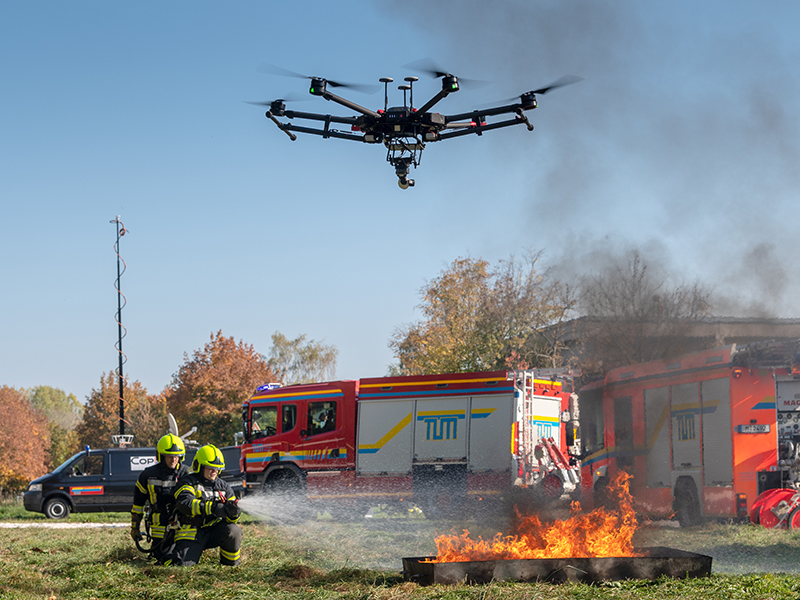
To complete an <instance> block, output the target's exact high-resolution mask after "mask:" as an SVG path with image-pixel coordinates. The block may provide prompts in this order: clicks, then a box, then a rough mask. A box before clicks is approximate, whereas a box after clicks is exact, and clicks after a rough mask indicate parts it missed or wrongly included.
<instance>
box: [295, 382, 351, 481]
mask: <svg viewBox="0 0 800 600" xmlns="http://www.w3.org/2000/svg"><path fill="white" fill-rule="evenodd" d="M343 399H344V397H343V396H341V395H340V396H339V398H338V399H330V400H319V401H312V402H308V403H307V404H305V405H301V406H300V408H301V409H302V408H305V409H306V414H305V415H303V414H300V415H298V418H299V419H300V423H301V425H300V426H301V427H302V429H301V430H300V440H299V441H298V442H297V444H296V445H295V451H293V452H292V454H293V455H295V456H296V458H297V459H298V461H299V462H302V465H303V468H304V469H306V470H318V469H337V468H341V466H342V459H343V458H345V457H346V453H347V447H346V444H345V435H344V402H343ZM301 412H302V411H301Z"/></svg>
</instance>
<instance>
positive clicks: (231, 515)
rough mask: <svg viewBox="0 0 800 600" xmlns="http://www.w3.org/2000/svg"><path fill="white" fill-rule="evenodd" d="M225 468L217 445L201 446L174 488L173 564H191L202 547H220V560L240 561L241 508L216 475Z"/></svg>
mask: <svg viewBox="0 0 800 600" xmlns="http://www.w3.org/2000/svg"><path fill="white" fill-rule="evenodd" d="M224 468H225V460H224V459H223V457H222V452H220V451H219V448H217V447H216V446H212V445H208V446H203V447H202V448H200V449H199V450H198V451H197V454H195V456H194V461H193V462H192V471H193V472H192V473H190V474H189V475H187V476H186V477H184V478H183V479H181V480H180V481H179V482H178V489H177V490H176V491H175V500H176V502H177V507H178V513H179V517H180V520H181V526H180V528H179V529H178V531H177V532H176V533H175V551H174V554H173V559H172V564H175V565H182V566H191V565H196V564H197V563H198V562H199V561H200V557H201V556H202V554H203V550H206V549H207V548H217V547H218V548H219V562H220V564H223V565H235V564H236V563H238V562H239V554H240V547H241V545H242V530H241V528H240V527H239V526H238V525H236V521H238V520H239V515H240V514H241V512H242V511H241V509H240V508H239V504H238V501H237V498H236V494H234V492H233V488H232V487H231V486H230V485H229V484H228V482H226V481H224V480H222V479H220V478H219V473H220V471H222V470H223V469H224Z"/></svg>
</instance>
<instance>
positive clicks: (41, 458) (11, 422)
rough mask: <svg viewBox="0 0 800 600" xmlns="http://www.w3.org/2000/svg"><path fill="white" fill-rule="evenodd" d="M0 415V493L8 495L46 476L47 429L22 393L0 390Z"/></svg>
mask: <svg viewBox="0 0 800 600" xmlns="http://www.w3.org/2000/svg"><path fill="white" fill-rule="evenodd" d="M0 414H2V415H3V418H2V419H0V456H2V457H3V460H2V461H0V494H7V493H11V492H17V491H20V490H22V489H24V488H25V486H26V485H27V483H28V482H29V481H30V480H32V479H36V478H37V477H39V476H41V475H44V474H45V473H47V448H49V447H50V428H49V426H48V422H47V419H46V418H45V417H44V415H42V414H41V413H40V412H39V411H37V410H35V409H34V408H33V407H32V406H31V404H30V402H28V398H27V397H26V394H25V392H24V391H23V390H16V389H14V388H12V387H8V386H2V387H0Z"/></svg>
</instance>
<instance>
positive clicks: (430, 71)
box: [403, 58, 489, 87]
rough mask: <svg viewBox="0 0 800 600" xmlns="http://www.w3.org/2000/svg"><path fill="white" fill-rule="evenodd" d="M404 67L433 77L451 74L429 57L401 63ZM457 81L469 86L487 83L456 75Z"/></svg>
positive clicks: (486, 83) (486, 82)
mask: <svg viewBox="0 0 800 600" xmlns="http://www.w3.org/2000/svg"><path fill="white" fill-rule="evenodd" d="M403 68H404V69H411V70H412V71H418V72H420V73H425V74H426V75H429V76H430V77H435V78H437V79H439V78H441V77H447V76H448V75H450V76H452V75H453V74H452V73H449V72H447V71H445V70H444V69H442V68H441V67H440V66H439V65H437V64H436V63H435V62H433V60H431V59H430V58H421V59H420V60H415V61H414V62H410V63H408V64H406V65H403ZM458 81H459V83H461V84H466V85H467V86H469V87H480V86H484V85H488V83H489V82H488V81H481V80H479V79H466V78H464V77H458Z"/></svg>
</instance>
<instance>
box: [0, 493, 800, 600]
mask: <svg viewBox="0 0 800 600" xmlns="http://www.w3.org/2000/svg"><path fill="white" fill-rule="evenodd" d="M253 512H258V511H253ZM379 516H380V514H378V515H376V518H373V519H358V520H356V521H355V522H353V523H339V522H335V521H333V520H332V519H330V518H328V515H327V514H322V515H320V516H319V517H318V518H316V519H311V520H308V521H305V522H304V523H302V524H296V525H286V524H283V525H281V524H278V523H276V522H275V521H272V520H266V521H265V520H262V519H259V518H258V517H256V516H253V515H252V514H251V515H249V516H246V517H245V518H244V519H243V521H244V522H243V523H242V527H243V529H244V532H245V534H244V543H243V546H242V555H243V558H242V562H241V564H240V566H238V567H236V568H224V567H220V566H219V565H218V564H217V555H216V551H215V550H214V551H208V552H206V554H205V555H204V558H203V561H202V562H201V564H200V565H198V566H197V567H193V568H188V569H179V568H170V567H158V566H155V565H153V564H151V563H149V562H148V561H147V560H146V559H145V557H144V555H143V554H141V553H139V552H138V551H137V550H136V548H135V547H134V545H133V544H132V542H131V541H130V538H129V537H128V533H127V528H126V527H125V525H126V523H127V522H128V515H126V514H120V513H112V514H105V515H103V514H91V515H72V516H71V517H70V518H69V519H68V521H67V522H68V523H70V524H78V523H85V524H88V525H86V526H82V527H75V528H71V529H62V528H59V529H50V528H46V527H43V525H48V524H51V523H52V521H50V522H48V521H47V520H46V519H44V518H43V517H42V516H41V515H34V514H32V513H28V512H26V511H24V509H22V508H21V506H19V505H18V504H15V503H4V504H0V522H2V523H3V524H4V525H9V524H12V523H13V524H16V525H17V526H20V525H24V526H25V527H14V528H10V527H7V526H3V527H0V598H3V599H6V598H13V599H16V598H19V599H29V598H30V599H33V598H36V599H60V598H70V599H71V598H81V599H91V598H130V599H134V598H135V599H153V600H156V599H159V600H160V599H164V600H166V599H179V598H180V599H184V598H212V599H214V600H224V599H228V598H242V599H248V600H252V599H259V598H298V599H299V598H310V599H311V598H314V599H317V598H318V599H328V598H330V599H340V598H342V599H344V598H347V599H350V598H352V599H358V600H367V599H375V600H381V599H390V598H410V599H423V598H424V599H432V598H441V599H443V600H455V599H462V598H463V599H476V600H477V599H481V600H484V599H490V598H497V599H501V598H502V599H505V598H508V599H530V600H533V599H555V600H560V599H568V598H570V599H571V598H576V599H577V598H580V599H584V598H585V599H589V598H615V599H619V598H623V599H626V598H652V599H677V598H700V599H706V598H708V599H711V598H713V599H715V600H716V599H718V598H742V599H746V600H757V599H758V600H760V599H764V600H766V599H777V598H787V599H788V598H792V599H796V598H800V534H796V533H794V532H787V531H768V530H766V529H763V528H760V527H755V526H749V525H729V524H708V525H705V526H702V527H697V528H691V529H687V530H680V529H676V528H672V527H663V526H662V527H644V528H642V529H641V530H640V531H639V532H638V533H637V538H636V541H637V545H663V546H670V547H673V548H680V549H683V550H689V551H692V552H698V553H702V554H708V555H710V556H712V557H713V559H714V562H713V566H712V573H713V575H712V577H710V578H703V579H696V580H691V581H677V580H661V581H656V582H649V581H630V582H609V583H606V584H603V585H597V586H587V585H582V584H568V585H549V584H545V583H536V584H521V583H492V584H488V585H481V586H468V585H457V586H429V587H420V586H418V585H416V584H414V583H410V582H405V581H403V578H402V576H401V574H400V570H401V568H402V566H401V559H402V557H405V556H422V555H427V554H430V553H431V552H433V550H434V548H435V546H434V543H433V539H434V537H435V536H436V535H437V534H438V533H442V532H446V531H450V530H455V531H457V532H460V531H461V530H462V529H463V528H465V527H466V528H468V529H470V531H471V532H473V533H474V534H480V535H483V536H484V537H486V536H491V535H493V534H494V533H495V532H496V531H497V530H498V529H500V528H502V527H503V522H502V521H501V520H497V521H495V522H492V521H491V520H485V521H483V522H481V523H478V522H475V521H471V522H469V521H467V522H458V521H428V520H426V519H424V518H414V517H415V516H417V517H418V515H411V516H410V517H402V516H400V517H399V516H398V515H397V514H395V515H390V516H389V517H387V518H378V517H379ZM101 523H105V524H108V526H103V527H96V526H94V527H92V526H90V525H91V524H101Z"/></svg>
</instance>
